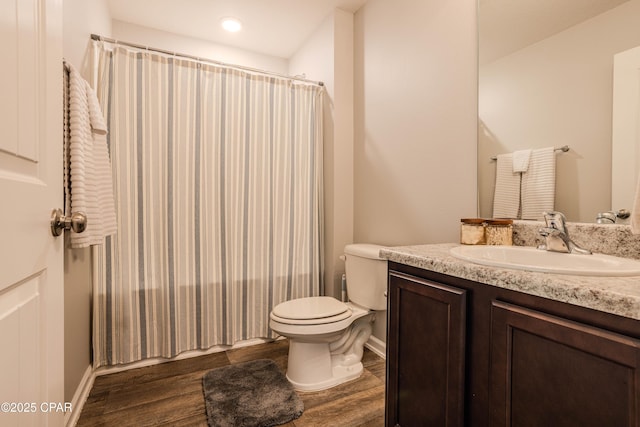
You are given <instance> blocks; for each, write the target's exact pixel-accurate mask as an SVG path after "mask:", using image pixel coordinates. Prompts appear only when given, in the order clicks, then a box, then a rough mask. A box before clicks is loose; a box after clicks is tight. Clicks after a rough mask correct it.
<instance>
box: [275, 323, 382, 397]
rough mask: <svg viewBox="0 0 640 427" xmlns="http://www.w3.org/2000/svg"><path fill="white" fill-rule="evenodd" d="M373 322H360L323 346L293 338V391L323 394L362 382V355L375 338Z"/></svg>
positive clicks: (289, 368) (290, 372)
mask: <svg viewBox="0 0 640 427" xmlns="http://www.w3.org/2000/svg"><path fill="white" fill-rule="evenodd" d="M372 320H373V319H372V316H365V317H364V318H360V319H358V320H356V321H355V322H354V324H353V325H352V327H350V328H348V329H347V330H346V331H344V333H343V334H336V335H335V336H334V337H332V338H333V339H326V340H323V342H317V341H316V342H308V341H307V340H300V339H296V338H289V361H288V366H287V379H288V380H289V382H290V383H291V384H292V385H293V388H294V389H296V390H299V391H319V390H325V389H328V388H331V387H334V386H336V385H338V384H342V383H345V382H347V381H351V380H354V379H356V378H358V377H359V376H360V374H362V371H363V366H362V362H361V360H362V351H363V347H364V343H365V342H366V341H367V340H368V339H369V336H371V322H372ZM326 338H329V337H326ZM316 339H317V337H316ZM329 341H331V342H329Z"/></svg>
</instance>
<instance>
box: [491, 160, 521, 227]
mask: <svg viewBox="0 0 640 427" xmlns="http://www.w3.org/2000/svg"><path fill="white" fill-rule="evenodd" d="M496 161H497V165H496V188H495V193H494V196H493V217H494V218H517V217H518V209H519V208H520V174H519V173H517V172H514V171H513V154H499V155H498V156H497V160H496Z"/></svg>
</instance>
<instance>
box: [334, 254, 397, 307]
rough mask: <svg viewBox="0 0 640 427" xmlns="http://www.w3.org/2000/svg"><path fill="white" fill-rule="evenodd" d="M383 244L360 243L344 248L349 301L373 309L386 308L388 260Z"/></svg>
mask: <svg viewBox="0 0 640 427" xmlns="http://www.w3.org/2000/svg"><path fill="white" fill-rule="evenodd" d="M382 248H383V246H379V245H373V244H366V243H358V244H353V245H347V246H345V248H344V254H345V268H346V275H347V293H348V295H349V301H353V302H354V303H356V304H358V305H359V306H362V307H365V308H369V309H371V310H386V309H387V298H386V297H385V292H386V291H387V260H385V259H382V258H380V256H379V252H380V249H382Z"/></svg>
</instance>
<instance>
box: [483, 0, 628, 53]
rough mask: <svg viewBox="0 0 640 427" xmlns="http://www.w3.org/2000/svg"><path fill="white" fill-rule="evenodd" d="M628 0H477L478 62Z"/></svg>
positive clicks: (541, 37) (542, 37) (512, 49)
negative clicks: (478, 20) (478, 21)
mask: <svg viewBox="0 0 640 427" xmlns="http://www.w3.org/2000/svg"><path fill="white" fill-rule="evenodd" d="M626 1H628V0H517V1H514V0H479V5H480V9H479V12H478V16H479V19H480V25H479V36H480V57H479V61H480V64H486V63H488V62H491V61H493V60H496V59H498V58H501V57H503V56H505V55H508V54H510V53H513V52H515V51H517V50H519V49H522V48H523V47H525V46H529V45H531V44H533V43H535V42H538V41H540V40H544V39H546V38H547V37H550V36H552V35H554V34H557V33H559V32H560V31H563V30H566V29H567V28H570V27H572V26H574V25H577V24H579V23H580V22H583V21H586V20H587V19H589V18H592V17H594V16H596V15H599V14H601V13H603V12H606V11H607V10H609V9H612V8H614V7H617V6H619V5H621V4H622V3H624V2H626Z"/></svg>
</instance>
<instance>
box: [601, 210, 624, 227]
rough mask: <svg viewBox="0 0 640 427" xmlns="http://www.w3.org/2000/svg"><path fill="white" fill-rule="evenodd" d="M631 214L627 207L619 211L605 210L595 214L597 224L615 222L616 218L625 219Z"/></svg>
mask: <svg viewBox="0 0 640 427" xmlns="http://www.w3.org/2000/svg"><path fill="white" fill-rule="evenodd" d="M630 216H631V212H630V211H628V210H627V209H620V210H619V211H607V212H600V213H599V214H598V215H597V216H596V223H597V224H615V223H616V221H617V219H618V218H619V219H627V218H629V217H630Z"/></svg>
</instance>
